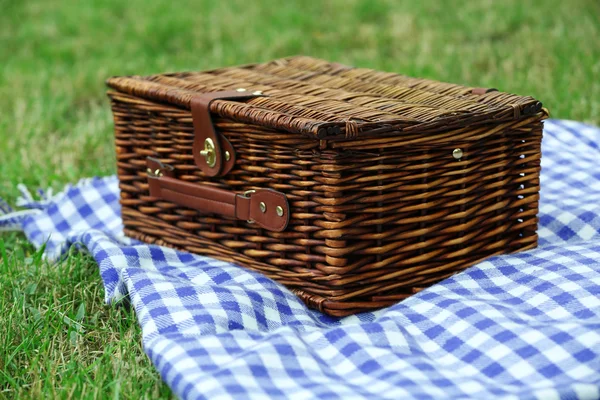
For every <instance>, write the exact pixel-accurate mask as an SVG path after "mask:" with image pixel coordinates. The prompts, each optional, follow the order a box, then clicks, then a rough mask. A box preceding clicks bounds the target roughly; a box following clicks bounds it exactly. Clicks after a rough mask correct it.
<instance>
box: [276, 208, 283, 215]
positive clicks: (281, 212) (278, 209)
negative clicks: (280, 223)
mask: <svg viewBox="0 0 600 400" xmlns="http://www.w3.org/2000/svg"><path fill="white" fill-rule="evenodd" d="M275 211H276V212H277V215H278V216H280V217H283V207H281V206H277V208H276V209H275Z"/></svg>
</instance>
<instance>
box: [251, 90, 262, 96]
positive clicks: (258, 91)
mask: <svg viewBox="0 0 600 400" xmlns="http://www.w3.org/2000/svg"><path fill="white" fill-rule="evenodd" d="M252 94H253V95H255V96H260V95H261V94H262V91H260V90H257V91H255V92H252Z"/></svg>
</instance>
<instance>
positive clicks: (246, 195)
mask: <svg viewBox="0 0 600 400" xmlns="http://www.w3.org/2000/svg"><path fill="white" fill-rule="evenodd" d="M252 193H256V190H254V189H250V190H246V191H245V192H244V197H246V198H248V199H249V198H250V195H251V194H252ZM246 222H247V223H249V224H253V223H254V221H252V220H251V219H247V220H246Z"/></svg>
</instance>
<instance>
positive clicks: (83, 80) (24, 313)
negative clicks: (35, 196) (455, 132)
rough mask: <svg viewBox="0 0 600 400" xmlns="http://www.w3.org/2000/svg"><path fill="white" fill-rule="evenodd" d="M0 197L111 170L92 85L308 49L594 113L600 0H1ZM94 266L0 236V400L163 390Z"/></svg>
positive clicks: (105, 126)
mask: <svg viewBox="0 0 600 400" xmlns="http://www.w3.org/2000/svg"><path fill="white" fill-rule="evenodd" d="M0 10H2V12H0V176H1V177H2V178H1V179H0V197H3V198H5V199H7V200H9V202H14V200H15V198H16V196H17V194H18V192H17V190H16V184H18V183H24V184H26V185H27V186H29V187H31V188H38V187H49V186H51V187H54V188H55V189H58V188H60V187H62V186H63V185H64V184H66V183H68V182H75V181H77V180H78V179H79V178H82V177H89V176H95V175H109V174H114V173H115V170H116V169H115V155H114V149H113V139H112V135H113V133H112V120H111V115H110V108H109V104H108V101H107V98H106V97H105V95H104V91H105V87H104V80H105V79H106V78H107V77H109V76H112V75H129V74H140V75H141V74H151V73H159V72H167V71H183V70H199V69H206V68H214V67H219V66H224V65H233V64H238V63H239V64H242V63H251V62H258V61H266V60H269V59H272V58H277V57H283V56H288V55H294V54H307V55H313V56H316V57H321V58H327V59H330V60H333V61H338V62H342V63H345V64H350V65H357V66H361V67H368V68H376V69H382V70H387V71H394V72H399V73H403V74H407V75H413V76H419V77H427V78H433V79H437V80H442V81H448V82H456V83H464V84H470V85H474V86H483V87H496V88H498V89H500V90H502V91H508V92H513V93H518V94H526V95H532V96H534V97H536V98H538V99H540V100H541V101H542V102H543V103H544V105H545V106H546V107H548V108H549V109H550V112H551V116H552V117H554V118H565V119H574V120H581V121H585V122H589V123H593V124H600V2H598V1H597V0H570V1H568V2H566V1H558V0H546V1H527V0H510V1H508V0H507V1H453V0H448V1H443V2H442V1H431V2H430V1H423V2H419V1H393V0H390V1H376V0H368V1H367V0H365V1H363V0H347V1H342V0H339V1H322V2H321V1H317V0H314V1H311V0H306V1H291V0H287V1H285V0H284V1H269V0H257V1H251V0H245V1H218V0H204V1H186V0H180V1H174V2H171V1H166V0H160V1H158V0H152V1H147V0H146V1H142V0H129V1H123V0H107V1H91V0H90V1H75V0H73V1H48V0H26V1H21V0H0ZM102 299H103V289H102V286H101V281H100V278H99V275H98V272H97V267H96V265H95V263H94V261H93V260H92V259H91V258H89V257H88V256H85V255H81V254H76V253H73V254H71V255H70V256H69V257H68V258H67V259H66V260H65V261H63V262H61V263H59V264H48V263H46V262H45V261H43V260H42V259H41V252H39V251H35V250H34V249H33V248H32V247H31V246H30V245H28V244H26V243H25V241H24V238H23V236H22V235H20V234H14V233H10V234H1V235H0V327H1V328H0V333H1V335H0V398H13V397H20V398H42V397H54V398H55V397H60V398H66V397H74V398H82V397H83V398H131V399H137V398H157V397H160V398H168V397H170V396H171V394H170V391H169V389H168V388H167V387H166V386H165V385H164V384H163V383H161V381H160V378H159V376H158V374H157V373H156V372H155V371H154V370H153V368H152V366H151V364H150V363H149V361H148V360H147V359H146V357H145V355H144V353H143V350H142V348H141V337H140V329H139V327H138V325H137V322H136V320H135V314H134V313H133V312H132V311H130V310H128V309H127V308H126V307H107V306H104V305H103V301H102Z"/></svg>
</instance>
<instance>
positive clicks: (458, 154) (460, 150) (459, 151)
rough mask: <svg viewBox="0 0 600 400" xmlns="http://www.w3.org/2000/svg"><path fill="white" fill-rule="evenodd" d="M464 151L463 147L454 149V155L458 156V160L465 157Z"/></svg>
mask: <svg viewBox="0 0 600 400" xmlns="http://www.w3.org/2000/svg"><path fill="white" fill-rule="evenodd" d="M463 155H464V153H463V151H462V149H454V151H453V152H452V157H454V158H456V159H457V160H460V159H461V158H462V157H463Z"/></svg>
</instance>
